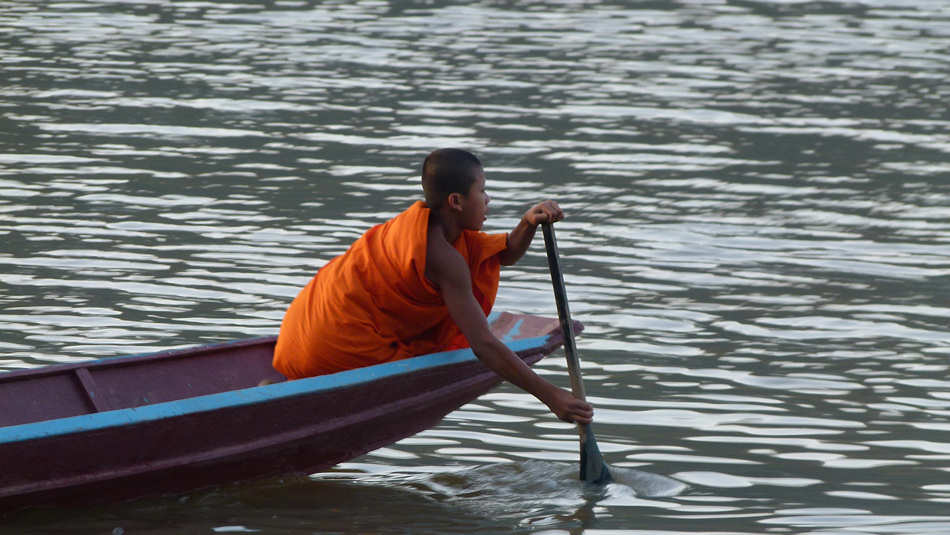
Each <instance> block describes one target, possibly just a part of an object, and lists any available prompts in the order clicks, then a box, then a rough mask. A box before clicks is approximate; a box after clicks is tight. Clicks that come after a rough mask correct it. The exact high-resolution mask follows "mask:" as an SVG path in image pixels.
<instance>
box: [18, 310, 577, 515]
mask: <svg viewBox="0 0 950 535" xmlns="http://www.w3.org/2000/svg"><path fill="white" fill-rule="evenodd" d="M532 318H534V317H530V316H514V315H507V316H504V315H503V316H502V317H500V318H496V319H495V321H494V322H493V327H494V328H495V329H496V331H497V330H503V329H504V327H505V325H508V327H509V328H507V330H504V332H503V333H502V334H503V335H504V336H503V339H504V340H506V343H508V344H509V346H510V347H512V349H514V350H516V352H517V354H518V355H519V357H521V358H522V359H523V360H525V361H526V362H528V363H529V364H533V363H534V362H536V361H537V360H539V359H541V358H542V357H543V356H544V355H545V354H547V353H550V352H551V351H553V350H554V349H555V348H556V347H557V346H558V345H560V343H561V341H562V338H561V336H560V331H559V330H557V329H556V328H555V329H553V330H552V329H550V328H551V327H553V325H556V320H555V323H554V324H551V323H546V322H539V321H538V319H532ZM526 321H527V323H528V324H530V325H531V328H528V329H525V328H524V327H525V322H526ZM519 322H520V323H519ZM515 326H517V329H515V328H514V327H515ZM545 329H548V332H547V334H544V335H541V336H537V334H538V332H539V331H540V330H545ZM234 345H235V346H239V347H237V348H236V349H239V350H240V352H242V353H243V354H245V355H247V354H255V353H256V354H258V360H259V359H262V358H266V360H267V361H268V362H269V356H270V354H272V351H273V345H274V339H273V338H267V339H258V340H255V341H246V342H241V343H239V344H234ZM215 347H216V348H217V349H218V350H219V351H223V352H224V353H227V352H228V346H227V345H224V346H215ZM199 349H200V348H199ZM205 350H207V349H205ZM192 352H193V353H197V352H200V351H199V350H194V351H192ZM206 356H207V355H206ZM212 356H213V355H212ZM187 358H188V354H187V350H186V351H185V352H177V353H169V354H165V355H161V356H159V357H156V356H155V355H147V356H143V357H137V358H131V359H127V361H126V363H125V367H126V368H128V369H132V368H135V365H136V363H138V362H146V361H148V360H149V359H151V360H153V361H156V362H157V364H155V365H150V366H147V367H161V364H167V363H168V362H171V360H175V359H177V360H179V361H180V363H179V364H178V365H179V366H184V364H182V363H181V362H185V361H186V359H187ZM136 359H140V360H136ZM141 359H144V360H141ZM163 359H165V362H162V361H163ZM216 359H217V360H216ZM225 360H226V359H225ZM211 361H214V363H215V365H220V361H221V358H217V357H215V358H212V359H211ZM108 364H109V363H108V362H107V360H105V361H97V362H96V363H95V364H93V365H92V366H87V368H86V369H87V370H88V369H94V368H95V366H96V365H100V366H106V365H108ZM119 364H121V362H120V363H119ZM192 366H196V365H194V364H192ZM59 368H60V371H61V372H67V373H68V372H70V371H72V372H73V373H74V374H75V369H74V368H75V367H74V366H67V367H59ZM199 368H200V366H199ZM94 371H95V370H94ZM102 371H104V369H103V370H99V371H97V372H96V374H97V375H98V376H99V377H105V376H107V375H108V374H107V373H99V372H102ZM144 371H145V370H142V369H139V370H135V372H134V373H133V375H134V376H140V375H143V374H144ZM15 373H16V374H19V375H28V374H26V373H23V372H15ZM110 373H117V372H115V371H114V370H113V371H112V372H110ZM48 375H49V374H48ZM90 376H91V377H94V375H90ZM0 379H4V377H3V376H0ZM14 379H16V377H14ZM193 379H195V380H197V376H196V377H194V378H193ZM499 381H500V379H499V378H498V376H497V375H495V374H494V372H491V371H490V370H488V369H487V368H486V367H485V366H484V365H483V364H482V363H481V362H480V361H478V359H477V358H475V357H474V355H473V354H472V353H471V351H470V350H467V349H465V350H458V351H451V352H445V353H440V354H434V355H426V356H422V357H416V358H413V359H406V360H404V361H398V362H393V363H387V364H383V365H379V366H372V367H369V368H362V369H359V370H350V371H347V372H342V373H339V374H333V375H328V376H322V377H312V378H307V379H301V380H297V381H280V382H277V383H275V384H268V385H264V386H252V387H246V388H238V389H235V390H228V391H223V392H218V393H214V394H205V395H199V396H191V397H184V398H181V399H173V400H169V401H163V402H159V403H145V404H138V405H134V406H130V407H125V408H118V409H112V410H105V411H97V410H94V409H92V410H90V411H89V412H88V413H87V414H80V415H74V416H67V417H63V418H53V419H48V420H40V421H35V422H30V423H24V424H18V425H12V426H7V427H3V428H0V508H3V509H9V508H12V507H19V506H26V505H36V504H50V503H52V504H63V503H76V502H88V501H101V500H116V499H124V498H132V497H136V496H142V495H146V494H155V493H163V492H177V491H184V490H189V489H195V488H200V487H206V486H210V485H214V484H220V483H225V482H231V481H239V480H248V479H255V478H261V477H268V476H273V475H278V474H288V473H297V474H309V473H314V472H319V471H321V470H325V469H327V468H329V467H331V466H333V465H335V464H338V463H340V462H343V461H346V460H348V459H352V458H354V457H357V456H359V455H362V454H364V453H366V452H369V451H372V450H374V449H376V448H379V447H383V446H385V445H388V444H391V443H393V442H396V441H398V440H400V439H402V438H405V437H408V436H411V435H413V434H415V433H418V432H420V431H422V430H424V429H427V428H430V427H432V426H434V425H436V424H437V423H438V422H439V421H440V420H441V419H442V418H443V417H444V416H445V415H446V414H448V413H449V412H451V411H453V410H455V409H457V408H458V407H460V406H462V405H464V404H465V403H468V402H470V401H472V400H473V399H475V398H477V397H478V396H480V395H482V394H484V393H485V392H487V391H488V390H490V389H491V388H492V387H493V386H495V385H496V384H497V383H498V382H499ZM10 382H15V381H10ZM79 382H81V381H79ZM193 382H194V381H193ZM93 383H94V384H96V383H95V380H93ZM2 386H3V384H2V383H0V387H2ZM176 388H177V387H176ZM113 394H114V392H113ZM153 395H160V394H159V393H157V392H156V393H153ZM97 396H99V399H103V398H104V397H108V396H105V395H103V394H100V393H99V392H97V391H93V392H92V393H89V392H87V393H86V395H85V398H87V403H86V405H87V406H89V405H94V404H93V403H91V402H88V399H89V398H96V397H97ZM79 397H82V396H79ZM117 397H118V396H116V395H113V396H112V399H113V400H115V399H117ZM103 403H105V402H103ZM62 410H65V409H61V410H59V412H61V411H62ZM67 412H68V411H67Z"/></svg>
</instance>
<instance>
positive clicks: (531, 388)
mask: <svg viewBox="0 0 950 535" xmlns="http://www.w3.org/2000/svg"><path fill="white" fill-rule="evenodd" d="M432 234H433V235H431V236H430V240H429V242H430V243H429V246H428V258H427V260H426V273H427V274H428V276H429V278H430V280H432V282H433V283H435V284H436V285H437V286H438V287H439V290H440V291H441V293H442V299H443V300H444V301H445V304H446V306H447V307H448V309H449V314H450V315H451V316H452V319H453V320H455V323H456V325H458V327H459V329H460V330H461V331H462V334H464V335H465V337H466V339H468V342H469V344H471V346H472V351H474V352H475V355H476V356H477V357H478V358H479V360H481V361H482V362H483V363H484V364H485V365H486V366H487V367H488V368H489V369H491V370H492V371H494V372H495V373H497V374H498V375H500V376H501V377H502V378H504V379H506V380H507V381H509V382H510V383H512V384H514V385H516V386H518V387H520V388H521V389H523V390H525V391H526V392H529V393H530V394H532V395H534V396H535V397H536V398H538V399H539V400H540V401H541V402H542V403H544V404H545V405H547V406H548V408H550V409H551V412H553V413H554V414H555V415H556V416H557V417H558V418H560V419H561V420H564V421H567V422H579V423H589V422H590V421H591V418H592V417H593V409H592V408H591V406H590V405H589V404H588V403H586V402H584V401H581V400H579V399H577V398H575V397H574V396H573V395H572V394H571V393H570V392H568V391H566V390H564V389H562V388H559V387H557V386H555V385H553V384H551V383H550V382H548V381H546V380H544V379H543V378H541V377H540V376H539V375H538V374H536V373H534V371H532V370H531V368H530V367H529V366H528V365H527V364H525V363H524V361H522V360H521V359H520V358H518V356H517V355H515V354H514V352H512V351H511V349H510V348H508V346H506V345H505V344H504V343H502V342H501V341H500V340H499V339H498V338H497V337H495V335H493V334H492V333H491V330H490V329H489V327H488V321H487V320H486V319H485V314H484V312H482V309H481V307H480V306H479V304H478V301H477V300H476V299H475V297H474V296H473V295H472V281H471V274H470V272H469V269H468V266H467V265H466V264H465V260H464V259H463V258H462V256H461V255H460V254H459V253H458V251H456V250H455V249H454V248H452V247H451V246H450V245H449V244H448V242H446V241H445V240H444V238H442V237H441V236H439V237H437V236H435V235H436V234H437V233H432Z"/></svg>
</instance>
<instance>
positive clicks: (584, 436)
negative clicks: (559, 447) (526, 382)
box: [541, 223, 612, 485]
mask: <svg viewBox="0 0 950 535" xmlns="http://www.w3.org/2000/svg"><path fill="white" fill-rule="evenodd" d="M541 229H542V230H543V231H544V248H545V249H546V250H547V253H548V267H549V268H550V269H551V284H553V285H554V300H555V302H557V315H558V319H560V321H561V330H562V331H563V333H564V354H565V356H566V357H567V370H568V373H569V374H570V376H571V392H572V393H573V394H574V396H575V397H577V398H579V399H582V400H583V399H585V394H584V383H583V379H582V378H581V368H580V360H579V359H578V358H577V346H576V345H575V343H574V322H572V321H571V311H570V309H569V308H568V304H567V291H566V290H565V288H564V277H563V276H562V275H561V264H560V261H559V255H558V250H557V240H556V239H555V237H554V227H553V226H552V225H551V224H550V223H542V224H541ZM577 430H578V433H579V434H580V440H581V460H580V464H581V468H580V479H581V480H582V481H586V482H587V483H593V484H596V485H602V484H604V483H608V482H610V481H611V479H612V478H611V476H610V470H608V469H607V463H605V462H604V458H603V456H601V454H600V448H598V447H597V440H596V439H595V438H594V431H593V430H592V429H591V426H590V424H578V425H577Z"/></svg>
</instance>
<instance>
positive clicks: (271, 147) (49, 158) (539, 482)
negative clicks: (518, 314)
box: [0, 0, 950, 533]
mask: <svg viewBox="0 0 950 535" xmlns="http://www.w3.org/2000/svg"><path fill="white" fill-rule="evenodd" d="M948 28H950V9H948V7H947V5H945V3H943V2H931V1H922V2H914V3H907V2H896V3H895V2H891V3H881V2H876V1H870V0H868V1H859V2H851V3H841V2H779V3H775V2H759V1H743V2H729V3H710V2H681V3H677V4H669V5H662V4H656V3H654V4H637V5H633V4H630V5H626V4H622V3H620V4H618V3H612V2H607V1H595V2H586V3H583V4H574V3H563V2H553V1H552V2H522V3H517V4H511V3H505V2H494V1H483V2H477V3H471V4H465V5H456V4H453V3H448V2H441V1H439V2H434V3H425V4H419V3H404V2H399V3H391V4H387V3H382V2H315V1H314V2H312V1H283V0H280V1H274V2H244V3H230V4H228V3H224V4H222V3H208V2H173V3H168V2H152V1H145V0H143V1H133V2H114V1H111V0H100V1H96V2H85V3H36V2H25V1H10V2H5V3H4V4H3V5H2V6H0V29H2V30H4V31H3V35H4V42H5V45H6V46H5V47H4V54H2V57H0V69H2V73H3V79H4V84H2V87H0V369H6V370H10V369H17V368H23V367H35V366H41V365H46V364H52V363H57V362H72V361H75V360H80V359H88V358H100V357H110V356H116V355H123V354H129V353H141V352H147V351H153V350H158V349H165V348H170V347H178V346H187V345H194V344H201V343H207V342H212V341H219V340H230V339H235V338H246V337H251V336H257V335H267V334H273V333H274V332H275V331H276V329H277V327H278V325H279V322H280V319H281V317H282V314H283V311H284V309H285V307H286V306H287V304H288V303H289V301H290V300H291V299H292V298H293V296H294V295H295V294H296V291H297V289H298V288H299V287H300V286H301V285H303V284H304V283H305V282H306V281H307V280H309V278H310V277H311V276H312V275H313V273H314V272H315V271H316V270H317V269H318V268H319V267H320V266H322V265H323V264H324V263H326V262H327V261H328V260H329V259H330V258H332V257H333V256H334V255H336V254H338V253H340V252H342V251H343V250H345V249H346V247H347V246H348V245H349V243H350V242H351V241H352V240H353V239H354V238H355V237H357V236H359V234H360V233H361V232H362V231H363V230H364V229H366V228H367V227H369V226H370V225H372V224H375V223H378V222H381V221H383V220H385V219H386V218H388V217H391V216H392V215H394V214H396V213H398V212H399V211H401V210H402V209H403V208H404V207H405V206H407V205H408V204H409V203H410V202H411V201H412V200H414V199H415V198H417V197H418V196H419V188H418V178H417V175H418V166H419V164H420V162H421V160H422V157H424V155H425V154H426V153H427V152H428V151H429V150H431V149H432V148H435V147H440V146H461V147H466V148H470V149H473V150H475V151H476V152H477V153H478V154H479V155H480V156H481V157H482V159H483V160H484V162H485V163H486V166H487V169H486V171H487V175H488V180H489V183H488V184H489V190H490V191H489V193H490V194H491V197H492V202H491V214H490V219H489V221H488V223H487V230H490V231H505V230H508V229H509V228H510V227H511V226H512V225H514V224H515V223H516V221H517V218H518V217H519V214H520V213H521V212H522V211H523V210H524V209H525V208H526V207H527V206H528V205H530V204H531V203H532V202H534V201H536V200H538V199H539V198H541V197H551V198H555V199H558V200H559V201H560V202H561V204H562V205H563V206H564V207H565V209H566V211H567V214H568V218H567V219H566V220H565V221H564V222H562V223H560V225H561V227H560V229H561V230H560V231H559V237H560V238H561V239H560V243H559V245H560V249H561V253H562V263H563V268H564V270H565V274H566V276H565V278H566V282H567V284H568V288H569V289H568V291H569V294H570V298H571V304H572V309H573V310H574V314H575V316H576V317H577V319H579V320H580V321H582V322H583V323H584V324H585V327H586V330H585V332H584V335H583V336H582V337H581V339H580V340H579V344H580V350H581V356H582V359H583V367H584V370H585V380H586V382H587V390H588V392H589V393H590V395H591V399H592V401H593V402H594V403H595V405H596V407H597V409H598V410H597V416H596V418H597V423H596V426H597V436H598V442H599V443H600V445H601V449H602V451H603V452H604V455H605V459H606V461H607V462H608V464H609V465H610V466H611V468H612V469H613V470H615V471H619V472H620V473H626V474H646V476H645V477H647V478H648V479H650V480H651V481H675V482H676V484H677V485H683V484H686V485H688V488H686V489H685V490H676V491H675V492H673V491H670V492H641V491H642V490H643V488H642V484H643V482H642V481H640V480H638V479H637V478H633V480H632V482H628V483H627V484H618V485H612V486H610V487H608V488H606V489H603V490H602V492H600V493H595V494H594V495H590V494H589V493H587V492H586V491H585V490H584V489H583V487H580V486H578V485H577V484H576V482H574V481H573V476H571V475H570V474H571V472H572V470H573V468H572V467H573V466H574V465H573V463H574V462H576V460H577V436H576V433H575V432H574V430H573V429H571V427H570V426H567V425H565V424H562V423H560V422H556V421H552V418H551V417H550V415H549V413H548V412H547V410H546V408H545V407H543V406H542V405H541V404H539V403H538V402H537V401H536V400H534V399H533V398H531V397H530V396H527V395H525V394H523V393H521V392H520V391H518V390H517V389H515V388H513V387H510V386H502V387H500V388H499V389H497V390H496V391H494V392H493V393H491V394H489V395H487V396H485V397H483V398H481V399H480V400H478V401H477V402H475V403H472V404H470V405H468V406H466V407H465V408H464V409H463V410H460V411H457V412H455V413H453V414H451V415H450V416H449V417H448V418H446V420H445V421H444V422H443V423H442V424H441V425H439V426H438V427H436V428H434V429H431V430H428V431H426V432H424V433H421V434H420V435H417V436H416V437H412V438H410V439H407V440H405V441H403V442H400V443H398V444H396V445H393V446H392V447H389V448H384V449H383V450H380V451H378V452H375V453H373V454H370V455H367V456H364V457H362V458H360V459H357V460H354V461H353V462H352V463H347V464H345V465H342V466H340V467H338V468H337V469H336V470H335V471H333V472H330V473H329V474H323V475H318V476H314V479H312V480H311V479H289V480H285V481H283V482H280V481H271V482H263V483H252V484H244V485H238V486H236V487H227V488H221V489H216V490H211V491H204V492H198V493H194V494H191V495H186V496H182V497H169V498H155V499H151V500H144V501H139V502H134V503H132V504H123V505H115V506H103V507H102V508H99V509H91V510H88V511H72V510H71V511H69V513H68V514H67V515H66V516H68V517H69V518H68V520H66V521H51V520H41V519H40V518H39V517H40V516H42V513H41V512H26V513H22V514H20V515H19V516H18V517H17V518H16V519H14V520H13V521H17V522H22V525H25V526H26V525H32V526H34V527H42V528H43V529H47V530H48V531H50V532H57V531H67V530H68V529H75V528H76V526H81V527H83V528H86V529H87V530H89V531H103V532H108V531H109V530H112V529H114V528H116V527H121V528H123V529H124V530H125V531H126V532H129V533H131V532H134V531H139V530H141V531H154V532H161V531H162V530H165V531H169V530H170V531H181V530H185V531H194V532H209V531H216V532H281V533H304V532H311V531H313V530H314V529H320V530H324V531H330V532H332V531H339V532H349V531H357V532H374V531H393V530H395V531H407V532H410V531H411V532H438V533H447V532H459V533H471V532H474V531H485V532H504V531H521V532H547V533H567V532H571V533H578V532H581V531H584V532H589V533H598V532H599V533H616V532H617V531H619V530H625V529H633V530H637V529H639V530H649V531H650V532H651V533H684V532H710V531H718V532H731V533H762V532H765V531H776V532H809V533H819V532H820V533H845V532H850V533H854V532H861V533H909V532H933V533H939V532H943V531H947V530H948V529H950V527H948V526H950V523H948V520H950V519H948V517H947V516H946V515H945V505H946V503H947V501H948V500H950V487H948V486H947V484H946V482H945V474H946V469H947V461H948V460H950V456H948V455H950V451H948V447H947V443H948V442H950V439H948V435H947V433H948V431H950V410H948V409H950V381H947V380H945V378H944V377H945V376H946V373H947V371H948V369H950V365H948V364H947V357H950V332H948V330H947V327H946V322H945V321H944V318H946V317H947V316H948V315H950V306H948V304H947V303H948V301H947V295H950V240H948V239H947V236H948V235H950V179H948V177H950V165H948V163H947V161H948V160H947V153H948V152H950V134H948V132H950V124H948V121H950V119H948V117H947V115H946V106H945V102H947V101H948V100H950V86H948V85H947V83H946V76H945V72H946V51H947V48H948V45H950V31H948ZM539 241H540V240H539ZM535 245H536V246H535V248H534V249H533V250H532V251H531V252H530V253H529V254H528V256H527V257H526V259H525V260H524V261H523V262H522V264H521V265H519V266H517V267H514V268H512V269H510V270H507V271H504V272H503V280H502V291H501V293H500V295H499V299H498V303H497V307H498V308H499V309H505V310H514V311H522V312H530V313H538V314H544V315H553V314H554V313H555V309H554V305H553V298H552V296H551V290H550V282H549V280H548V275H547V271H546V267H545V264H544V262H545V260H544V255H543V251H542V250H541V248H540V246H539V244H535ZM537 369H538V370H539V372H540V373H542V374H544V375H545V376H546V377H548V378H550V379H552V380H554V381H556V382H559V383H560V384H564V385H566V384H567V378H566V367H565V364H564V363H563V362H562V359H560V358H559V357H558V356H557V355H555V356H553V357H551V358H548V359H547V360H546V361H542V362H541V363H539V364H538V365H537ZM666 477H669V478H672V479H669V480H667V479H660V478H666ZM671 488H673V487H671ZM677 488H678V487H677ZM317 519H319V522H318V521H317ZM57 522H61V523H57Z"/></svg>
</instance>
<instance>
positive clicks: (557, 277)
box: [541, 223, 586, 399]
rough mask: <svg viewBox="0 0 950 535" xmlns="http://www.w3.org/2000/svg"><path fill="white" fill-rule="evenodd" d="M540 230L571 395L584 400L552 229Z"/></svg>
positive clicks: (569, 314)
mask: <svg viewBox="0 0 950 535" xmlns="http://www.w3.org/2000/svg"><path fill="white" fill-rule="evenodd" d="M541 230H542V231H543V232H544V248H545V249H546V250H547V253H548V267H549V268H550V269H551V283H552V284H553V285H554V301H555V302H556V303H557V316H558V319H560V320H561V332H563V333H564V353H565V354H566V355H567V371H568V373H570V375H571V393H573V394H574V397H576V398H578V399H586V396H585V394H584V382H583V380H582V378H581V366H580V361H579V360H578V358H577V346H576V345H575V344H574V322H573V321H571V311H570V308H569V307H568V305H567V290H566V289H565V288H564V276H563V275H562V274H561V263H560V261H559V255H558V250H557V239H556V238H555V236H554V227H553V226H552V225H551V224H550V223H542V224H541Z"/></svg>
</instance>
